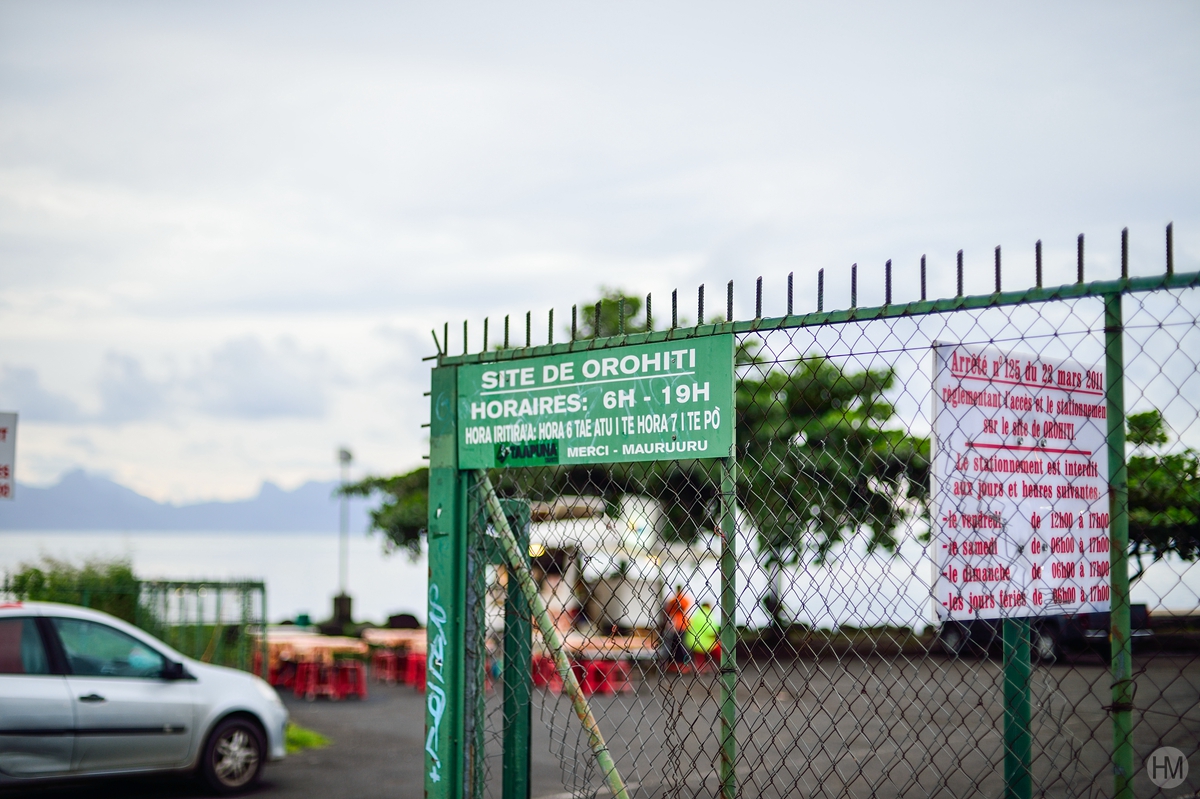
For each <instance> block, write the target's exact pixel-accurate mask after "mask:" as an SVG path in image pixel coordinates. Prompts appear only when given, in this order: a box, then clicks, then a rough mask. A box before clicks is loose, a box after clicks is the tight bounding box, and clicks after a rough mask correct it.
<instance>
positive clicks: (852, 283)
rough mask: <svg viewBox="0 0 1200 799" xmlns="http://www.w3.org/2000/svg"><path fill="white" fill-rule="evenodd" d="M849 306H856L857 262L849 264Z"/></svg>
mask: <svg viewBox="0 0 1200 799" xmlns="http://www.w3.org/2000/svg"><path fill="white" fill-rule="evenodd" d="M850 307H851V308H857V307H858V264H851V265H850Z"/></svg>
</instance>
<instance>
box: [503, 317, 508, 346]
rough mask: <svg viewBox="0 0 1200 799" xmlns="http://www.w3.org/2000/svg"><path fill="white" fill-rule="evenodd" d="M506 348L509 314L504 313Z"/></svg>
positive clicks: (506, 344) (505, 343) (505, 344)
mask: <svg viewBox="0 0 1200 799" xmlns="http://www.w3.org/2000/svg"><path fill="white" fill-rule="evenodd" d="M504 349H508V314H505V315H504Z"/></svg>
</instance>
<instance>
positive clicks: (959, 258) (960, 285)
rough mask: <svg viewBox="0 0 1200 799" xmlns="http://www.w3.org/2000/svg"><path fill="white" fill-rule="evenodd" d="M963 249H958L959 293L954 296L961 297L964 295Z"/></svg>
mask: <svg viewBox="0 0 1200 799" xmlns="http://www.w3.org/2000/svg"><path fill="white" fill-rule="evenodd" d="M962 252H963V251H962V250H959V251H958V293H957V294H955V295H954V296H956V297H961V296H962V295H963V259H962Z"/></svg>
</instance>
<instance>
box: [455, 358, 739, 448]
mask: <svg viewBox="0 0 1200 799" xmlns="http://www.w3.org/2000/svg"><path fill="white" fill-rule="evenodd" d="M733 347H734V344H733V336H732V335H727V336H707V337H702V338H693V339H684V340H680V341H664V342H659V343H655V344H638V345H633V346H628V347H613V348H609V349H602V350H591V351H587V352H570V353H564V354H562V355H550V356H546V357H543V358H529V359H523V360H512V361H501V362H498V363H490V364H474V365H470V366H460V367H459V369H458V430H459V433H458V459H459V467H460V468H463V469H481V468H491V467H496V466H544V465H548V464H559V463H564V464H565V463H616V462H620V461H651V460H674V459H680V458H723V457H726V456H728V455H729V454H730V450H731V449H732V447H733V428H734V405H733Z"/></svg>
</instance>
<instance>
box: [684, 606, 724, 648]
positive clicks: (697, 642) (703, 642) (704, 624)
mask: <svg viewBox="0 0 1200 799" xmlns="http://www.w3.org/2000/svg"><path fill="white" fill-rule="evenodd" d="M683 640H684V643H685V644H686V645H687V648H688V649H690V650H691V651H692V652H694V653H696V654H697V655H710V654H712V653H713V652H715V651H716V650H717V640H718V628H717V623H716V622H715V621H714V620H713V606H712V603H711V602H704V603H702V604H701V605H700V607H698V608H696V609H695V610H694V611H692V617H691V618H690V619H688V627H687V632H686V633H684V636H683Z"/></svg>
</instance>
